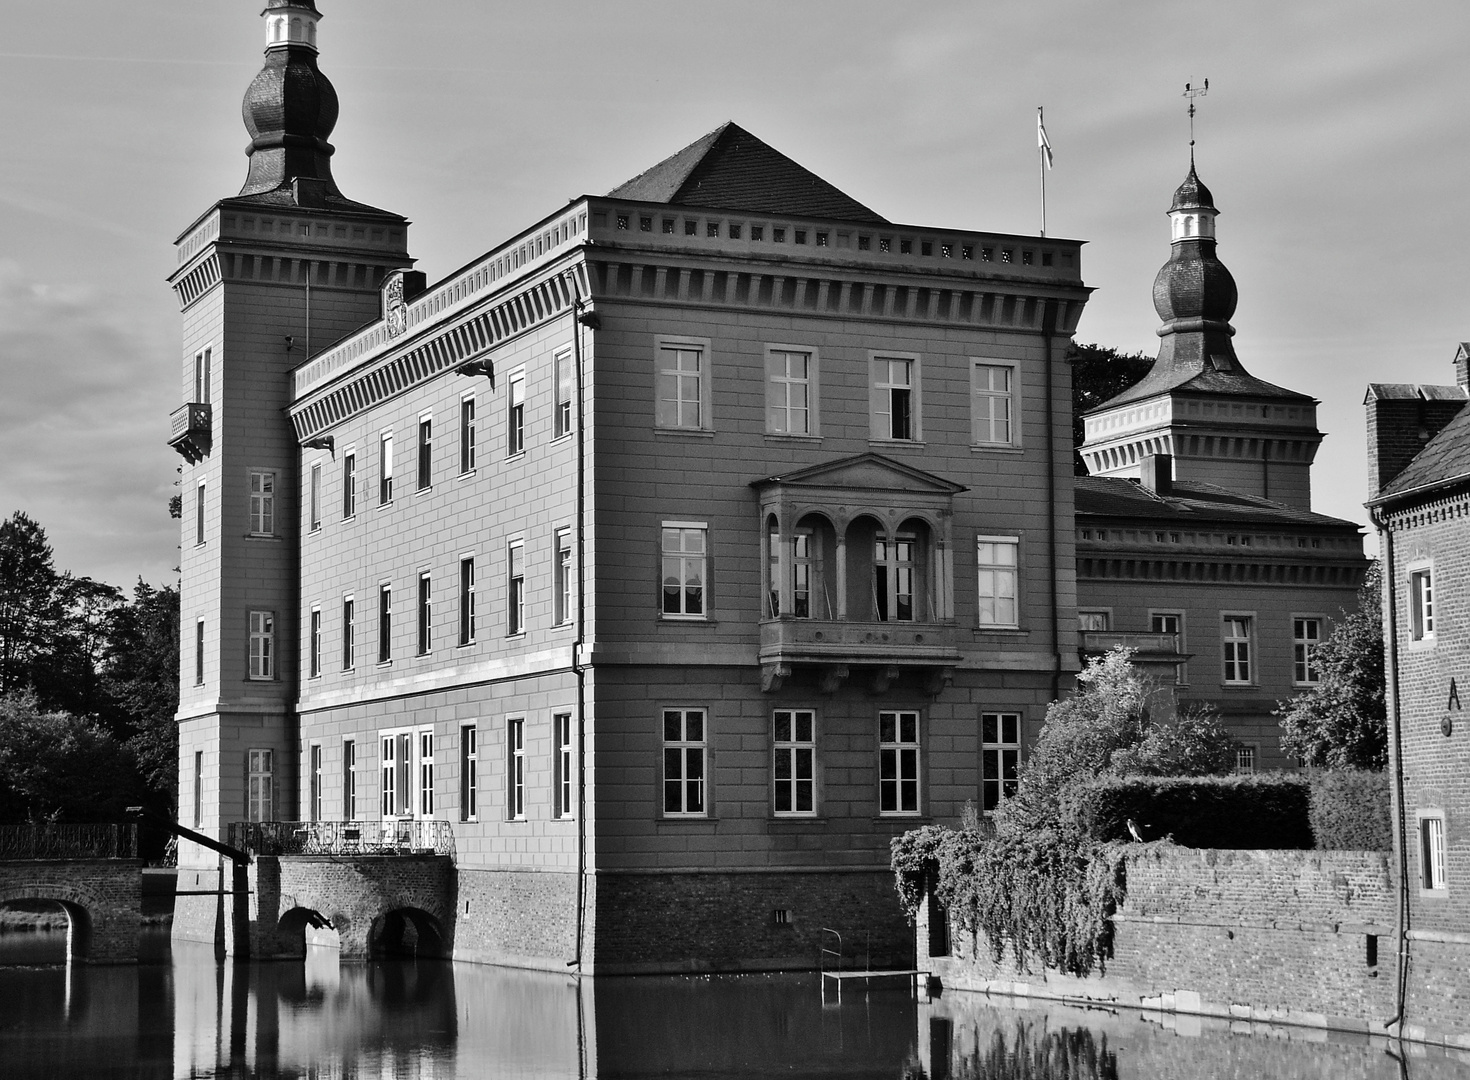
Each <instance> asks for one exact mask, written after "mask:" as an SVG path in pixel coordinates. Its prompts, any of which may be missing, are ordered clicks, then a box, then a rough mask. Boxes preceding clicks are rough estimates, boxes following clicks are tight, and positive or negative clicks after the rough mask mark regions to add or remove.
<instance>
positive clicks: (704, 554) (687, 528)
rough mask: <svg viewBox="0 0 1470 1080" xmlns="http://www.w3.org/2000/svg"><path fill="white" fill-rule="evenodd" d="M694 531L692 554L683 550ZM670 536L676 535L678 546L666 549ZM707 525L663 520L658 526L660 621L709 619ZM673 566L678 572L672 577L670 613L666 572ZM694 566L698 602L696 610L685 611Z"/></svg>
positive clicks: (687, 608) (687, 550)
mask: <svg viewBox="0 0 1470 1080" xmlns="http://www.w3.org/2000/svg"><path fill="white" fill-rule="evenodd" d="M694 532H697V533H699V534H700V538H701V539H700V550H698V551H692V550H689V549H687V548H686V547H685V544H686V543H687V539H688V538H687V536H686V535H685V534H687V533H694ZM671 533H677V534H678V545H679V546H678V547H674V548H670V547H669V546H668V545H669V539H670V534H671ZM709 555H710V552H709V523H708V522H705V521H665V522H662V523H661V524H660V527H659V574H658V583H659V584H658V588H659V602H658V603H659V612H660V616H661V617H662V618H664V619H676V620H686V621H705V620H707V619H708V618H709V608H710V603H709V599H710V597H709V563H710V558H709ZM673 564H677V566H678V568H679V570H678V575H677V577H676V579H675V580H676V581H677V583H678V584H677V595H678V598H679V599H678V603H677V604H676V605H675V608H674V610H670V609H669V603H668V601H669V595H670V594H669V592H668V587H667V581H668V579H669V574H668V569H669V567H670V565H673ZM694 564H697V565H698V568H699V585H698V588H699V601H698V607H699V610H698V611H691V610H689V609H690V607H692V606H693V605H691V604H690V602H689V600H690V597H689V587H690V581H691V580H692V579H691V578H690V576H689V568H690V566H691V565H694Z"/></svg>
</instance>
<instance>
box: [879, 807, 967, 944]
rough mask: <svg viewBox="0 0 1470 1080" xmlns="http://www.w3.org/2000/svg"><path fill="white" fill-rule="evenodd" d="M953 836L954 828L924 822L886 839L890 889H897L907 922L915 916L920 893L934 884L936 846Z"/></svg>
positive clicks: (921, 897) (917, 911) (920, 896)
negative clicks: (919, 825) (892, 883)
mask: <svg viewBox="0 0 1470 1080" xmlns="http://www.w3.org/2000/svg"><path fill="white" fill-rule="evenodd" d="M953 835H954V830H953V829H947V828H945V827H944V826H943V825H925V826H923V827H921V828H918V829H910V830H909V831H908V832H906V833H904V834H903V835H902V836H895V837H894V838H893V839H892V840H891V841H890V842H889V851H890V858H889V865H891V866H892V867H893V876H894V878H895V881H894V888H896V889H897V890H898V902H899V905H900V906H901V907H902V908H903V910H904V914H906V915H907V916H908V917H909V922H913V921H914V917H915V916H916V915H918V913H919V905H920V904H922V903H923V902H924V893H925V892H927V891H929V890H930V889H933V888H934V887H935V886H936V885H937V884H938V882H939V852H940V848H941V847H942V846H943V845H944V843H945V841H946V840H947V839H948V838H949V837H951V836H953Z"/></svg>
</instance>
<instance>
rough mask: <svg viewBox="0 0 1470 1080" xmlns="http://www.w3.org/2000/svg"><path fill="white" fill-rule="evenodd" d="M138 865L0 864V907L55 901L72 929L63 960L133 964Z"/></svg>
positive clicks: (139, 906)
mask: <svg viewBox="0 0 1470 1080" xmlns="http://www.w3.org/2000/svg"><path fill="white" fill-rule="evenodd" d="M142 894H143V874H142V863H140V862H138V861H137V860H136V859H75V860H27V861H16V862H5V863H0V904H3V903H6V902H7V901H10V900H55V901H57V902H58V903H60V904H61V905H62V906H63V907H65V908H66V912H67V916H68V917H69V919H70V923H71V929H70V932H69V933H68V941H67V945H68V955H70V956H71V957H72V959H74V960H81V961H85V962H87V963H92V964H131V963H135V962H136V961H137V959H138V926H139V922H138V917H139V914H140V912H141V909H142Z"/></svg>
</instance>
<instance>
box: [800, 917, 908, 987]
mask: <svg viewBox="0 0 1470 1080" xmlns="http://www.w3.org/2000/svg"><path fill="white" fill-rule="evenodd" d="M829 934H830V935H831V937H828V936H827V935H829ZM866 935H867V936H866V939H865V940H866V945H865V948H864V950H863V967H862V970H861V971H859V970H857V969H856V968H844V967H843V966H842V962H843V954H842V935H841V934H840V933H839V932H838V931H836V930H834V929H832V928H831V927H830V926H824V927H822V951H821V953H820V954H819V955H818V960H817V966H818V968H819V969H820V971H821V973H822V1000H823V1001H824V1002H825V1001H826V999H827V980H828V979H831V980H832V982H833V984H834V985H835V986H836V987H837V1001H838V1002H841V1001H842V984H843V983H844V982H847V981H848V980H852V979H856V980H860V981H861V982H862V984H863V988H864V990H866V989H867V988H868V987H869V986H870V985H871V984H872V983H873V982H874V981H875V980H879V979H915V978H917V977H918V976H919V975H921V974H923V973H922V972H920V971H919V970H918V969H917V968H882V969H879V970H877V971H874V970H873V932H872V931H871V930H869V931H866ZM834 944H835V948H834V947H833V946H834ZM828 957H831V962H832V964H833V966H832V967H828V966H827V964H828Z"/></svg>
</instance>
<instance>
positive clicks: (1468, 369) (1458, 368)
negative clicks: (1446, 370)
mask: <svg viewBox="0 0 1470 1080" xmlns="http://www.w3.org/2000/svg"><path fill="white" fill-rule="evenodd" d="M1455 385H1456V386H1458V387H1459V388H1460V389H1461V390H1470V341H1462V342H1460V348H1459V349H1458V350H1457V351H1456V352H1455Z"/></svg>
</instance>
